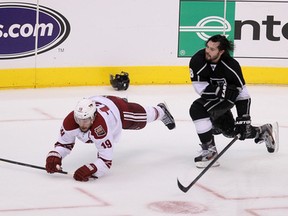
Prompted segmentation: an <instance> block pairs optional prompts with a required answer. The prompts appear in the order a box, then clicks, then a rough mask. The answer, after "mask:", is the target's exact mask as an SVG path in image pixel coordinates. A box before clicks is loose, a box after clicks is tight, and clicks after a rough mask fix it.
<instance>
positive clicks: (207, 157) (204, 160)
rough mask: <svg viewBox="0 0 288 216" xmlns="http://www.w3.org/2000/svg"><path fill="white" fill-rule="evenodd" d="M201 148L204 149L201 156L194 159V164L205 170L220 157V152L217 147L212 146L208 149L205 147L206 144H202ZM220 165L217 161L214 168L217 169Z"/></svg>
mask: <svg viewBox="0 0 288 216" xmlns="http://www.w3.org/2000/svg"><path fill="white" fill-rule="evenodd" d="M200 146H201V148H202V150H201V154H200V155H199V156H198V157H195V158H194V162H195V165H196V167H197V168H205V167H207V166H208V164H209V163H211V161H212V160H213V159H214V158H215V157H216V156H217V155H218V152H217V149H216V146H215V145H212V144H210V145H209V146H208V148H207V147H205V144H202V145H201V144H200ZM219 165H220V163H219V162H218V161H215V163H214V164H213V165H212V167H217V166H219Z"/></svg>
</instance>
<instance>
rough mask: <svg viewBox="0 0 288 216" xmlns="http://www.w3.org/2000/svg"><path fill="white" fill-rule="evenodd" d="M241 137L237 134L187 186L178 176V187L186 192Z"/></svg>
mask: <svg viewBox="0 0 288 216" xmlns="http://www.w3.org/2000/svg"><path fill="white" fill-rule="evenodd" d="M239 138H240V134H237V135H236V136H235V137H234V138H233V140H232V141H231V142H230V143H229V144H228V145H227V146H226V147H225V148H224V149H223V150H222V151H221V152H220V153H219V154H218V155H217V156H216V157H215V158H214V159H213V160H212V161H211V162H210V163H209V164H208V166H207V167H205V169H203V171H202V172H201V173H200V174H199V175H198V176H197V177H196V178H195V179H194V180H193V181H192V182H191V183H190V184H189V185H188V186H187V187H185V186H183V185H182V184H181V183H180V181H179V179H178V178H177V184H178V187H179V189H180V190H181V191H183V192H184V193H186V192H187V191H188V190H189V189H190V188H191V187H192V186H193V185H194V184H195V183H196V182H197V181H198V180H199V179H200V178H201V176H202V175H204V173H206V172H207V170H208V169H209V168H210V167H211V166H212V165H213V164H214V163H215V162H216V161H217V160H218V159H219V158H220V157H221V156H222V155H223V154H224V152H226V151H227V149H228V148H230V146H231V145H232V144H233V143H234V142H236V141H237V140H238V139H239Z"/></svg>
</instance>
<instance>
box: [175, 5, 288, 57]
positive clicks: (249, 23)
mask: <svg viewBox="0 0 288 216" xmlns="http://www.w3.org/2000/svg"><path fill="white" fill-rule="evenodd" d="M287 9H288V1H226V2H225V1H193V0H180V7H179V10H180V11H179V31H178V35H179V37H178V57H189V56H192V55H193V53H195V52H196V51H197V50H199V49H201V48H203V47H204V44H205V41H206V40H207V39H208V38H209V37H210V36H212V35H214V34H225V35H226V36H227V37H228V39H229V40H232V41H234V44H235V51H234V53H233V55H234V57H236V58H252V59H253V58H259V59H288V48H287V43H288V17H287ZM285 47H286V48H285Z"/></svg>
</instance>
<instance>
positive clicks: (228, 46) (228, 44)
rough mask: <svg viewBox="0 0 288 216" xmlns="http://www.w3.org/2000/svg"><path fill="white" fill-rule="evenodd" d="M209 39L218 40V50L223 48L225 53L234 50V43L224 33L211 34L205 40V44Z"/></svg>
mask: <svg viewBox="0 0 288 216" xmlns="http://www.w3.org/2000/svg"><path fill="white" fill-rule="evenodd" d="M209 41H212V42H219V43H220V44H219V46H218V49H219V50H224V51H225V52H226V53H227V54H229V52H233V50H234V44H233V42H232V41H229V40H228V39H227V38H226V37H225V36H224V35H220V34H218V35H213V36H212V37H210V38H209V39H208V40H207V41H206V44H205V45H206V46H207V43H208V42H209Z"/></svg>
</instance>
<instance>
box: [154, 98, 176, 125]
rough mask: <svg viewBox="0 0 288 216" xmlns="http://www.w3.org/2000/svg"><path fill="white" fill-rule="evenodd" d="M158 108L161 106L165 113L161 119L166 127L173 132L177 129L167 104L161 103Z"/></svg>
mask: <svg viewBox="0 0 288 216" xmlns="http://www.w3.org/2000/svg"><path fill="white" fill-rule="evenodd" d="M157 106H159V107H160V108H161V109H162V110H163V111H164V116H163V118H162V119H161V121H162V122H163V123H164V124H165V126H166V127H167V128H168V129H169V130H172V129H174V128H175V127H176V125H175V120H174V118H173V116H172V115H171V113H170V112H169V110H168V108H167V105H166V104H165V103H159V104H158V105H157Z"/></svg>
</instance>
